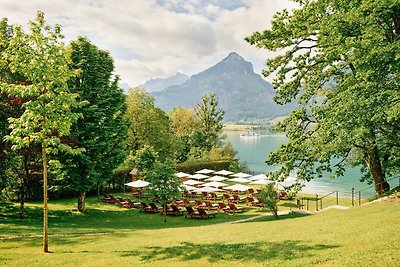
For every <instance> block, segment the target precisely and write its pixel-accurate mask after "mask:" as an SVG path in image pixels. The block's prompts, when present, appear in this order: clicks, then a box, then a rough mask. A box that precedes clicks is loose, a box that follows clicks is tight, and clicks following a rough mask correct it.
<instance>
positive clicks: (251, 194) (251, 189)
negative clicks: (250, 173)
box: [247, 188, 255, 196]
mask: <svg viewBox="0 0 400 267" xmlns="http://www.w3.org/2000/svg"><path fill="white" fill-rule="evenodd" d="M254 193H255V192H254V189H253V188H249V189H247V194H248V195H249V196H253V195H254Z"/></svg>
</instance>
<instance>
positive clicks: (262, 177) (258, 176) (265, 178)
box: [248, 173, 268, 181]
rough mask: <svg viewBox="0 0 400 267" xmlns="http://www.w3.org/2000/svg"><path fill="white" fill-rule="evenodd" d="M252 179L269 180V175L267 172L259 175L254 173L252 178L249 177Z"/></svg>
mask: <svg viewBox="0 0 400 267" xmlns="http://www.w3.org/2000/svg"><path fill="white" fill-rule="evenodd" d="M248 179H249V180H251V181H256V180H268V177H267V176H266V175H265V174H263V173H262V174H258V175H254V176H252V177H250V178H248Z"/></svg>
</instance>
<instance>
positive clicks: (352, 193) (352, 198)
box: [351, 187, 354, 207]
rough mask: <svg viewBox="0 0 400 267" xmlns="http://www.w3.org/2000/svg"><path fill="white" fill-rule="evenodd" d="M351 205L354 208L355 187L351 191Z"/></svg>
mask: <svg viewBox="0 0 400 267" xmlns="http://www.w3.org/2000/svg"><path fill="white" fill-rule="evenodd" d="M351 205H352V206H353V207H354V187H353V188H352V189H351Z"/></svg>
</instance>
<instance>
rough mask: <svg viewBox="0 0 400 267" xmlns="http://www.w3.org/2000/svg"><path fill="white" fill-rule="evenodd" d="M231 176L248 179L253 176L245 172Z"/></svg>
mask: <svg viewBox="0 0 400 267" xmlns="http://www.w3.org/2000/svg"><path fill="white" fill-rule="evenodd" d="M231 176H232V177H238V178H246V177H250V176H251V175H250V174H247V173H243V172H238V173H235V174H232V175H231Z"/></svg>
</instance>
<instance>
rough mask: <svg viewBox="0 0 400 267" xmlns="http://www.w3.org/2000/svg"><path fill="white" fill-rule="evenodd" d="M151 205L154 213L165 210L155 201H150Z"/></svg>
mask: <svg viewBox="0 0 400 267" xmlns="http://www.w3.org/2000/svg"><path fill="white" fill-rule="evenodd" d="M149 206H150V208H151V210H152V212H154V213H156V212H162V211H163V208H161V207H158V206H157V205H156V204H154V202H150V203H149Z"/></svg>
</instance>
